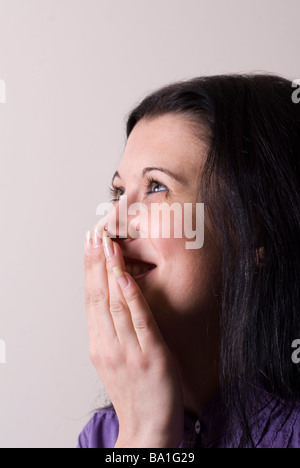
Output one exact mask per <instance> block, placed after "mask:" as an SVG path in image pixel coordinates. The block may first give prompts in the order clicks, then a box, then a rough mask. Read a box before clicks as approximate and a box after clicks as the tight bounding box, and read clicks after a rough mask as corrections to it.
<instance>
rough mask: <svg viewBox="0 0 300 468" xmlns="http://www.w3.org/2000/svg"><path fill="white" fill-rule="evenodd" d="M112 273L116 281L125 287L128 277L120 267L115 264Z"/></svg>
mask: <svg viewBox="0 0 300 468" xmlns="http://www.w3.org/2000/svg"><path fill="white" fill-rule="evenodd" d="M113 273H114V275H115V277H116V278H117V281H118V283H119V285H120V286H121V288H126V286H127V284H128V279H127V278H126V276H125V275H124V272H123V271H122V269H121V268H120V267H119V266H115V267H113Z"/></svg>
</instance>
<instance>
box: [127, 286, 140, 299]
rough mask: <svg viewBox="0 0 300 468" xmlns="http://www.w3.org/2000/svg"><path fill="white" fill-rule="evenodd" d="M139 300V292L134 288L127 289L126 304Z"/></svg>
mask: <svg viewBox="0 0 300 468" xmlns="http://www.w3.org/2000/svg"><path fill="white" fill-rule="evenodd" d="M138 298H139V292H138V291H137V290H136V289H135V288H129V289H128V291H126V300H127V301H128V302H135V301H137V300H138Z"/></svg>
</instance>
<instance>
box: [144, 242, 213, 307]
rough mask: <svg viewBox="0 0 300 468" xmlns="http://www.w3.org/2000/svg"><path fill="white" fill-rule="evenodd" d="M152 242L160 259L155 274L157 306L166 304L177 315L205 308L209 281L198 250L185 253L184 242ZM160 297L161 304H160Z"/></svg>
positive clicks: (207, 269)
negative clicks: (156, 276) (157, 291)
mask: <svg viewBox="0 0 300 468" xmlns="http://www.w3.org/2000/svg"><path fill="white" fill-rule="evenodd" d="M152 242H153V244H154V245H153V246H154V247H155V249H156V251H157V253H159V259H160V263H159V268H158V271H157V274H158V278H157V280H158V283H159V286H160V294H158V295H157V296H156V302H157V303H159V302H161V303H163V304H164V308H166V302H167V303H168V305H169V308H170V309H172V310H173V312H175V313H176V314H178V313H179V314H182V313H187V311H191V310H194V309H196V308H199V307H205V304H206V303H207V302H208V301H209V295H210V289H211V278H210V274H209V265H207V264H206V259H205V255H203V254H202V251H201V249H199V250H187V249H186V248H185V240H184V239H156V240H155V243H154V240H152ZM162 297H163V298H164V301H161V299H162ZM167 308H168V307H167ZM164 310H165V309H164Z"/></svg>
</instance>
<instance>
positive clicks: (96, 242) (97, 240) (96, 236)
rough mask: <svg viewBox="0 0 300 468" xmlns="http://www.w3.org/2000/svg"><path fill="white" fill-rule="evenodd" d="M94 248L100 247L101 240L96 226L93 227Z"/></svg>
mask: <svg viewBox="0 0 300 468" xmlns="http://www.w3.org/2000/svg"><path fill="white" fill-rule="evenodd" d="M93 245H94V248H95V249H97V248H99V247H101V245H102V240H101V231H100V230H99V229H97V228H95V229H94V244H93Z"/></svg>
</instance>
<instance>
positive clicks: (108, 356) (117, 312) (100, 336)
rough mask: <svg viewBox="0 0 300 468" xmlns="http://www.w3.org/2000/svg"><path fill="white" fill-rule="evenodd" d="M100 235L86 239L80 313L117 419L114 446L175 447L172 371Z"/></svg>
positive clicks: (176, 385) (144, 308)
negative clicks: (83, 298) (83, 312)
mask: <svg viewBox="0 0 300 468" xmlns="http://www.w3.org/2000/svg"><path fill="white" fill-rule="evenodd" d="M100 233H101V231H99V232H98V234H97V230H96V231H95V233H94V238H93V240H92V239H91V234H89V235H88V236H87V240H86V247H85V255H84V260H85V262H84V263H85V295H86V311H87V323H88V331H89V340H90V356H91V360H92V362H93V364H94V366H95V367H96V369H97V371H98V374H99V376H100V378H101V380H102V382H103V384H104V386H105V388H106V390H107V392H108V394H109V397H110V399H111V401H112V404H113V406H114V408H115V410H116V413H117V416H118V420H119V436H118V440H117V444H116V447H168V448H170V447H178V446H179V444H180V442H181V440H182V436H183V401H182V392H181V385H180V381H179V377H178V374H177V369H176V366H175V364H174V361H173V359H172V356H171V354H170V352H169V350H168V347H167V345H166V344H165V342H164V340H163V338H162V336H161V333H160V331H159V329H158V327H157V324H156V322H155V319H154V317H153V315H152V313H151V310H150V308H149V306H148V304H147V302H146V300H145V298H144V296H143V295H142V292H141V290H140V289H139V287H138V285H137V284H136V282H135V281H134V280H133V278H132V276H131V275H129V273H127V272H125V271H124V270H125V264H124V260H123V256H122V252H121V249H120V246H119V245H118V244H117V243H116V242H113V241H112V240H111V239H109V238H107V236H105V235H104V240H103V239H101V238H100V237H99V235H100V236H101V234H100ZM104 234H105V231H104ZM105 239H106V241H105ZM104 241H105V242H104Z"/></svg>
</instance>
